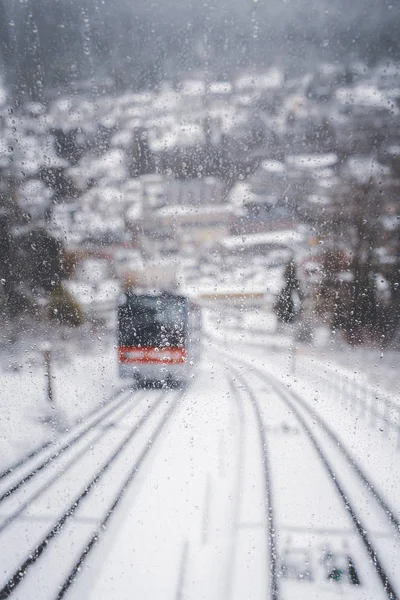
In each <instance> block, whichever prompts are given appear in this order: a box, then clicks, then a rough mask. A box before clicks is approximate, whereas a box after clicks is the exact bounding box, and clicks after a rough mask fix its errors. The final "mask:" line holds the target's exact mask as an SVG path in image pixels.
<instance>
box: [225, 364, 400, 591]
mask: <svg viewBox="0 0 400 600" xmlns="http://www.w3.org/2000/svg"><path fill="white" fill-rule="evenodd" d="M227 354H228V355H229V358H230V361H231V362H230V366H229V368H230V370H232V362H233V363H234V364H235V365H237V366H238V367H239V368H241V369H243V370H244V372H243V373H242V374H241V376H240V380H241V382H242V385H243V387H244V388H246V393H247V394H248V395H249V397H251V396H252V402H253V404H254V405H255V406H256V405H258V406H259V402H260V399H259V400H257V399H256V394H255V393H254V392H252V388H253V386H254V376H256V377H257V379H258V380H259V382H262V383H264V384H267V386H268V387H269V388H270V389H272V390H273V391H274V392H275V393H276V395H277V396H278V397H279V399H280V401H281V402H283V403H284V405H285V407H286V409H287V410H288V411H290V414H291V415H292V417H294V418H295V420H296V421H297V423H298V426H299V429H300V430H302V431H303V432H304V434H305V436H306V438H307V439H308V440H309V443H310V444H311V445H312V447H313V449H314V452H315V454H316V456H317V457H318V459H319V461H320V463H321V464H322V466H323V468H324V471H325V473H326V475H327V476H328V477H329V479H330V481H331V484H332V485H333V486H334V488H335V490H336V493H337V494H338V496H339V498H340V500H341V503H342V506H343V508H344V510H345V512H346V514H347V515H349V517H350V519H351V522H352V526H353V529H354V531H355V532H356V533H357V537H358V539H359V540H360V542H361V543H362V546H363V548H364V551H365V552H366V554H367V557H368V560H369V563H370V564H371V565H372V566H373V569H374V571H375V574H376V576H377V578H378V579H379V581H380V585H381V588H382V589H383V591H384V593H385V595H386V597H388V598H389V599H390V600H396V599H398V598H399V595H398V592H397V590H396V589H395V581H396V576H397V565H398V564H399V561H400V544H399V541H398V534H399V532H400V529H399V520H398V517H397V515H396V514H395V513H394V511H393V510H392V509H391V508H390V507H389V506H388V504H387V502H386V501H385V500H384V499H383V497H382V496H381V495H380V494H379V492H378V491H377V489H376V488H375V487H374V485H373V484H372V482H371V481H370V480H369V479H368V477H367V475H366V474H365V472H364V471H363V469H362V468H361V467H360V465H359V464H358V463H357V461H356V460H354V458H353V457H352V455H351V453H350V452H349V450H348V449H347V448H346V447H345V445H344V444H343V443H342V442H341V441H340V439H339V438H338V436H337V435H336V434H335V433H334V431H333V430H332V429H331V428H330V427H329V425H328V424H327V423H325V422H324V420H323V419H322V418H321V417H320V416H319V415H316V414H315V412H314V411H313V410H312V409H311V408H310V407H309V405H308V404H307V402H305V401H304V400H303V399H302V398H300V397H299V396H298V395H296V394H294V393H293V392H291V391H288V390H287V389H286V387H285V386H284V385H283V384H282V383H281V382H280V381H279V380H277V379H276V378H274V377H273V376H272V375H271V374H267V373H266V372H264V371H263V370H261V369H259V368H257V367H255V366H254V365H253V364H250V363H249V362H247V361H243V360H239V359H237V358H235V357H234V356H233V355H232V354H231V353H228V352H227ZM250 369H251V373H252V381H251V383H250V382H249V377H248V373H249V370H250ZM238 379H239V377H238ZM275 502H276V500H275ZM269 506H270V510H272V509H271V506H272V502H271V499H270V503H269ZM371 513H372V515H373V516H372V515H371ZM371 520H372V521H373V523H374V524H375V526H376V527H378V528H381V529H382V530H383V531H385V532H386V533H387V534H388V531H389V530H390V533H391V537H390V540H388V535H386V536H381V535H379V534H378V533H377V532H376V531H374V525H372V526H371V525H370V522H371ZM277 534H278V536H279V531H278V532H277ZM269 568H272V570H273V571H275V570H276V569H277V566H276V564H275V563H274V562H271V560H270V565H269ZM277 581H278V585H279V576H278V578H277ZM275 597H276V598H278V597H279V588H278V590H277V591H276V595H275Z"/></svg>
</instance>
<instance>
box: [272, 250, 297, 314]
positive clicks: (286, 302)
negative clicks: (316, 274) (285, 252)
mask: <svg viewBox="0 0 400 600" xmlns="http://www.w3.org/2000/svg"><path fill="white" fill-rule="evenodd" d="M284 280H285V283H284V286H283V288H282V290H281V292H280V294H279V296H278V299H277V301H276V303H275V305H274V311H275V314H276V316H277V319H278V321H280V322H281V323H293V322H294V321H295V320H296V318H297V317H298V314H299V307H298V306H297V307H296V302H295V301H296V300H297V302H298V303H299V302H300V298H301V294H300V282H299V280H298V278H297V273H296V265H295V263H294V261H293V260H291V261H290V262H289V263H288V264H287V265H286V269H285V274H284Z"/></svg>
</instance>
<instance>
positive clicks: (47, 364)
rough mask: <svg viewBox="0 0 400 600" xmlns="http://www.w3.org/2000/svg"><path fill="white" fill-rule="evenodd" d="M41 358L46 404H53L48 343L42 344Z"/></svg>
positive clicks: (49, 347)
mask: <svg viewBox="0 0 400 600" xmlns="http://www.w3.org/2000/svg"><path fill="white" fill-rule="evenodd" d="M43 356H44V375H45V378H46V397H47V400H48V402H49V403H50V404H51V405H52V404H53V388H52V382H51V380H52V377H51V345H50V344H49V343H45V344H43Z"/></svg>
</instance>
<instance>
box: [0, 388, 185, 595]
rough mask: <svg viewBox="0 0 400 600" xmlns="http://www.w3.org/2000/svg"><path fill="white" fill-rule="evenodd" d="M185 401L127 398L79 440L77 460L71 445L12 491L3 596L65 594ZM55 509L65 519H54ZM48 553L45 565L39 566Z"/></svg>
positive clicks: (143, 395)
mask: <svg viewBox="0 0 400 600" xmlns="http://www.w3.org/2000/svg"><path fill="white" fill-rule="evenodd" d="M136 397H137V398H136ZM178 397H179V394H177V393H173V392H166V393H165V392H154V391H153V392H149V391H142V392H136V394H134V393H133V392H132V391H131V392H130V393H128V394H123V397H122V399H120V401H119V402H118V403H116V404H115V405H113V406H112V407H111V408H110V409H109V410H106V411H105V412H104V413H102V414H101V416H100V417H99V418H97V419H94V420H92V422H91V424H90V426H87V425H85V426H83V429H82V430H81V431H80V432H79V433H78V435H75V436H72V438H71V440H70V444H72V446H71V454H72V453H73V456H72V458H70V459H69V460H68V461H66V458H67V454H69V453H67V451H66V450H67V445H66V444H65V445H64V446H61V449H60V451H59V452H53V454H52V455H51V458H50V457H47V458H46V459H45V460H44V461H42V462H41V463H40V465H39V466H40V469H39V470H38V469H37V468H36V469H35V470H34V471H31V472H30V473H28V474H26V475H24V476H23V477H22V479H20V480H19V481H18V482H17V483H15V484H14V485H13V486H12V487H11V488H9V489H10V490H11V489H12V490H14V491H13V492H12V493H9V494H8V495H7V492H4V493H3V495H2V497H3V503H2V505H1V508H2V509H3V504H4V505H5V518H3V521H2V522H1V524H0V536H1V537H0V539H1V543H2V546H3V548H5V547H8V548H10V549H11V552H10V555H9V556H7V557H4V560H3V561H2V563H3V564H2V572H3V574H4V575H6V582H5V584H3V587H2V589H1V590H0V598H8V597H9V596H11V595H12V594H13V593H14V592H15V593H16V594H17V595H18V596H17V597H21V598H22V597H23V598H26V597H29V596H30V595H31V594H32V592H31V591H29V590H35V589H36V590H39V589H40V590H41V594H40V597H41V598H44V597H49V598H54V597H55V596H57V594H59V597H62V596H63V595H64V593H65V591H66V590H67V589H68V587H69V586H70V584H71V583H72V582H73V580H74V578H75V575H76V573H77V572H78V570H79V567H80V564H81V563H82V562H83V560H84V558H85V556H86V555H87V554H88V552H89V551H90V548H91V547H92V546H93V545H94V544H95V543H96V541H97V539H98V536H99V533H100V531H101V530H102V529H103V528H104V527H105V526H106V525H107V522H108V521H109V519H110V517H111V516H112V514H113V512H114V510H115V508H116V506H117V505H118V503H119V501H120V499H121V497H122V495H123V494H124V491H125V490H126V489H127V487H128V486H129V484H130V483H131V482H132V480H133V478H134V477H135V474H136V473H137V471H138V469H139V467H140V465H141V464H142V462H143V460H144V459H145V457H146V455H147V454H148V452H149V450H150V449H151V447H152V445H153V442H154V441H155V440H156V438H157V437H158V436H159V434H160V432H161V430H162V427H163V424H164V423H165V421H166V420H167V418H168V416H169V415H170V414H171V412H172V410H173V407H174V406H175V405H176V402H177V398H178ZM135 400H137V401H135ZM163 400H164V402H163ZM165 405H166V408H165ZM134 438H135V440H136V443H135V445H134V447H132V442H133V439H134ZM56 459H57V460H56ZM45 467H46V468H45ZM127 473H128V476H127ZM121 483H122V485H121ZM116 491H117V493H116ZM17 492H18V493H17ZM85 499H86V502H83V501H84V500H85ZM55 507H56V508H55ZM49 509H50V510H56V511H57V512H59V514H58V515H57V514H55V515H54V516H53V515H49V516H47V514H48V511H49ZM43 515H45V516H43ZM72 517H73V518H72ZM48 523H50V529H48V526H49V525H48ZM21 534H23V537H21ZM71 536H72V537H71ZM71 539H73V543H72V547H71ZM21 540H23V541H24V543H21ZM79 548H80V550H79ZM82 549H83V550H82ZM42 555H43V558H45V560H44V561H43V560H41V561H39V560H38V559H39V558H40V557H42ZM60 556H61V557H62V558H61V562H60ZM17 561H20V562H19V564H18V562H17ZM16 563H17V564H16ZM34 566H35V568H32V567H34ZM43 573H46V576H44V577H43ZM63 577H64V581H63ZM43 580H44V581H43Z"/></svg>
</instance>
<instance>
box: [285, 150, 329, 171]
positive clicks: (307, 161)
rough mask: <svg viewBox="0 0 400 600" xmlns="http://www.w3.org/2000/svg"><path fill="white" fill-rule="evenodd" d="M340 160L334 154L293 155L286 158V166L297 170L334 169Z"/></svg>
mask: <svg viewBox="0 0 400 600" xmlns="http://www.w3.org/2000/svg"><path fill="white" fill-rule="evenodd" d="M338 160H339V159H338V156H337V154H335V153H334V152H328V153H326V154H293V155H290V156H287V157H286V164H287V165H289V166H290V167H294V168H296V169H302V170H312V169H321V168H326V167H332V166H333V165H335V164H336V163H337V162H338Z"/></svg>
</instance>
